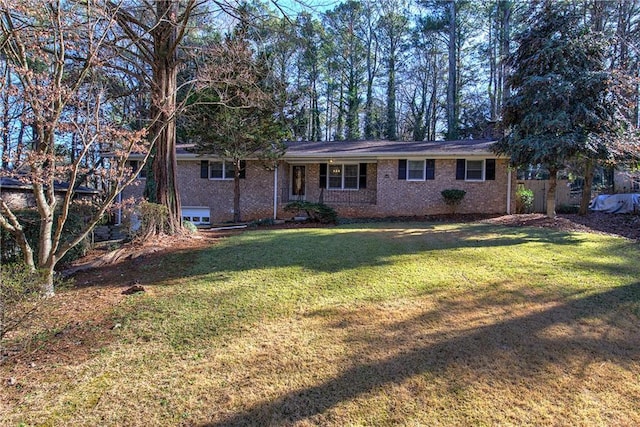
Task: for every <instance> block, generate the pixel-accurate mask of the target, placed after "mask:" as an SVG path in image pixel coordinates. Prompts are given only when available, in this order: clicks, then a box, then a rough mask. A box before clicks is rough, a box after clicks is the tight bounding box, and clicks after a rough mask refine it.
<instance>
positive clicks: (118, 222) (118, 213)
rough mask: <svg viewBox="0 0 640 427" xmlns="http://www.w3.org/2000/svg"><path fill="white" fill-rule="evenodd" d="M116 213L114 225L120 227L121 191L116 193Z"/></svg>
mask: <svg viewBox="0 0 640 427" xmlns="http://www.w3.org/2000/svg"><path fill="white" fill-rule="evenodd" d="M117 200H118V211H117V213H116V225H122V191H120V192H119V193H118V199H117Z"/></svg>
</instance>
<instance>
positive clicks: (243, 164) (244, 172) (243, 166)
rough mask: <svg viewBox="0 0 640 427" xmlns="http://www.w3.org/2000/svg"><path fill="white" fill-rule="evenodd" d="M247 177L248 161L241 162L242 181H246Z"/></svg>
mask: <svg viewBox="0 0 640 427" xmlns="http://www.w3.org/2000/svg"><path fill="white" fill-rule="evenodd" d="M246 177H247V161H246V160H240V179H245V178H246Z"/></svg>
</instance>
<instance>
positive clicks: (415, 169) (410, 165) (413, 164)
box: [407, 160, 425, 181]
mask: <svg viewBox="0 0 640 427" xmlns="http://www.w3.org/2000/svg"><path fill="white" fill-rule="evenodd" d="M424 164H425V161H424V160H407V180H409V181H424Z"/></svg>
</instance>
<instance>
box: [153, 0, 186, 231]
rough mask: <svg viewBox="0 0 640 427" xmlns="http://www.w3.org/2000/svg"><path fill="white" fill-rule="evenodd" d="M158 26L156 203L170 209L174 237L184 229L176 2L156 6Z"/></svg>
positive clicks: (163, 1)
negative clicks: (178, 173)
mask: <svg viewBox="0 0 640 427" xmlns="http://www.w3.org/2000/svg"><path fill="white" fill-rule="evenodd" d="M156 13H157V17H158V18H159V23H158V25H157V26H156V27H155V28H154V29H153V30H152V31H151V35H152V36H153V44H154V49H153V53H154V58H153V64H152V70H153V82H152V87H151V117H152V118H153V119H154V120H155V124H154V126H153V127H152V132H151V136H152V137H153V138H155V139H156V142H155V146H156V153H155V157H154V159H153V174H154V178H155V185H156V188H155V202H156V203H159V204H161V205H163V206H165V207H166V208H167V212H168V224H167V225H168V230H169V233H170V234H174V233H178V232H180V231H181V229H182V214H181V209H180V207H181V206H180V196H179V194H178V188H177V176H176V169H177V160H176V122H175V111H176V92H177V73H178V67H177V60H176V50H175V49H176V44H177V40H176V25H177V24H176V22H175V20H176V2H175V0H159V1H158V2H157V3H156Z"/></svg>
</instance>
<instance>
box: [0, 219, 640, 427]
mask: <svg viewBox="0 0 640 427" xmlns="http://www.w3.org/2000/svg"><path fill="white" fill-rule="evenodd" d="M639 255H640V248H639V247H638V244H637V243H635V242H631V241H628V240H624V239H619V238H613V237H607V236H601V235H594V234H584V233H564V232H559V231H554V230H549V229H538V228H509V227H498V226H493V225H488V224H482V223H468V224H442V223H407V224H400V223H394V224H365V225H362V224H351V225H348V226H339V227H334V228H321V229H292V230H287V229H285V230H266V231H248V232H245V233H243V234H239V235H236V236H232V237H229V238H225V239H221V240H220V241H218V242H217V243H216V244H214V245H212V246H211V247H209V248H207V249H204V250H197V251H196V250H194V251H192V252H187V253H181V254H175V255H171V256H168V258H167V259H165V260H163V262H161V263H160V264H158V265H157V266H154V267H149V268H155V269H157V268H162V266H165V267H170V268H166V271H164V272H163V273H164V276H165V278H164V279H163V280H162V281H160V282H158V283H154V284H153V285H151V286H150V287H149V292H147V293H146V294H145V295H137V296H134V297H131V298H128V299H127V300H126V301H124V302H123V303H122V304H120V305H119V306H118V307H116V308H115V309H114V312H113V314H112V316H113V318H114V322H117V323H120V324H121V325H122V327H121V328H118V329H116V330H114V331H108V332H105V333H111V334H113V335H114V336H113V340H112V342H111V344H110V345H109V346H108V347H106V348H104V347H103V348H101V349H99V350H100V351H96V352H95V355H94V356H93V357H92V358H90V359H89V360H87V361H84V362H82V363H78V364H73V365H65V366H56V367H51V368H49V369H48V370H47V371H46V375H44V374H43V376H42V375H41V376H34V377H33V378H31V379H30V378H29V377H26V378H24V379H22V380H23V381H24V382H26V383H29V382H30V381H31V383H30V384H29V385H28V386H27V387H26V388H27V389H28V390H29V391H28V393H27V392H25V393H23V394H22V395H20V396H18V397H15V399H13V400H11V402H12V403H11V405H10V406H7V407H5V408H3V410H2V411H1V412H0V424H3V425H4V424H7V425H15V424H19V423H20V422H24V423H27V424H29V423H34V424H39V423H44V424H51V425H61V424H68V425H98V424H100V425H121V424H127V425H176V424H180V423H186V424H188V425H191V424H200V423H212V424H213V425H217V424H216V423H220V425H226V424H232V425H234V424H237V425H244V424H255V425H269V424H271V425H283V424H286V425H289V424H297V425H316V424H322V425H395V424H402V425H406V424H409V425H415V424H425V425H433V424H444V425H451V424H455V425H461V424H465V425H492V424H502V425H527V424H529V425H540V424H556V423H560V424H563V423H567V424H582V425H603V424H627V423H630V424H634V423H638V422H640V413H639V409H638V408H640V386H638V384H639V383H640V381H639V380H640V374H638V373H639V372H640V350H638V349H639V348H640V346H639V345H638V344H640V336H639V332H638V331H639V330H640V328H639V326H640V321H639V318H638V316H639V314H640V282H639V281H640V279H639V278H640V263H638V262H637V260H638V259H639V258H640V257H639ZM34 375H35V374H34ZM35 378H38V381H40V383H39V384H36V383H35ZM5 392H6V390H5Z"/></svg>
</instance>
